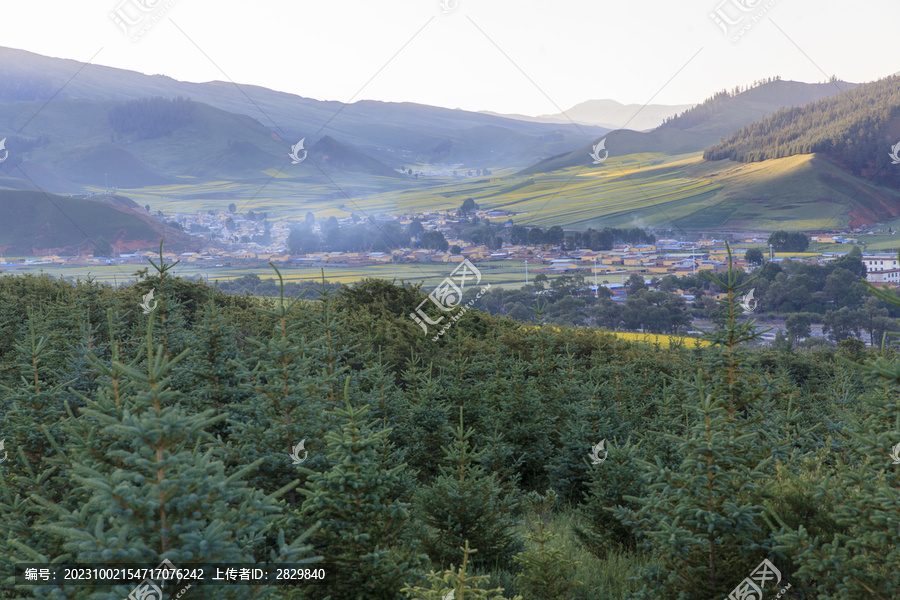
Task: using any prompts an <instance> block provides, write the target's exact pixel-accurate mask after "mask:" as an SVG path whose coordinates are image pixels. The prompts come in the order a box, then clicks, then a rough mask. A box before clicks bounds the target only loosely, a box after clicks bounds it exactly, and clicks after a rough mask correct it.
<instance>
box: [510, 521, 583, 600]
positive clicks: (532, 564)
mask: <svg viewBox="0 0 900 600" xmlns="http://www.w3.org/2000/svg"><path fill="white" fill-rule="evenodd" d="M536 529H537V530H536V531H533V532H532V533H530V534H528V535H527V536H526V539H527V540H528V541H529V542H530V545H529V547H527V548H526V549H525V550H524V551H523V552H520V553H519V554H517V555H516V557H515V560H516V562H517V563H519V565H521V567H522V572H521V573H519V574H518V576H517V577H516V579H517V581H518V583H519V586H520V587H521V588H522V591H524V592H525V593H526V595H527V597H528V598H529V599H531V598H533V599H534V600H566V599H567V598H571V597H572V595H573V593H574V592H575V590H577V589H578V587H579V586H581V582H580V581H578V580H577V579H575V571H576V569H577V568H578V565H579V564H580V563H579V562H578V561H575V560H572V559H571V558H570V557H568V556H566V552H565V551H564V550H563V549H562V548H560V547H559V546H558V545H557V543H556V537H557V536H554V535H553V534H551V533H550V532H549V531H547V528H546V524H545V523H544V520H543V519H542V518H540V517H538V519H537V525H536Z"/></svg>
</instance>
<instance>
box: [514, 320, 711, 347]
mask: <svg viewBox="0 0 900 600" xmlns="http://www.w3.org/2000/svg"><path fill="white" fill-rule="evenodd" d="M537 328H538V326H537V325H522V329H537ZM543 329H544V330H549V331H554V332H557V333H559V332H561V331H562V330H563V329H562V327H557V326H555V325H544V327H543ZM596 331H598V332H600V333H605V334H608V335H614V336H616V337H617V338H619V339H622V340H626V341H629V342H638V343H644V344H659V347H660V348H668V347H669V346H671V345H672V344H673V343H674V344H675V345H681V346H682V347H684V348H696V347H697V346H699V347H701V348H703V347H706V346H709V345H710V342H708V341H707V340H701V339H699V338H692V337H684V336H680V335H665V334H661V333H638V332H636V331H607V330H605V329H597V330H596Z"/></svg>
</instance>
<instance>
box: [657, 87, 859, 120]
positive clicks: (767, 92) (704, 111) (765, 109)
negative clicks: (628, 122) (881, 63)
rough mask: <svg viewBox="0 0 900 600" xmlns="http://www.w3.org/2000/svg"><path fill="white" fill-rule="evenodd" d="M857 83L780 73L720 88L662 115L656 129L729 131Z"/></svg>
mask: <svg viewBox="0 0 900 600" xmlns="http://www.w3.org/2000/svg"><path fill="white" fill-rule="evenodd" d="M858 85H859V84H857V83H848V82H846V81H832V82H829V83H803V82H800V81H784V80H782V79H781V77H780V76H775V77H769V78H768V79H761V80H759V81H755V82H754V83H753V84H752V85H749V86H738V87H736V88H734V89H732V90H722V91H721V92H719V93H717V94H714V95H713V96H711V97H709V98H707V99H706V100H704V101H703V102H702V103H701V104H698V105H697V106H694V107H692V108H690V109H688V110H686V111H684V112H683V113H681V114H679V115H678V116H675V117H672V118H670V119H666V120H665V121H664V122H663V124H662V125H660V126H659V127H658V128H657V129H658V130H665V129H676V130H680V131H686V130H692V131H714V130H715V131H720V130H722V129H726V130H727V131H729V132H731V131H734V130H736V129H738V128H739V127H743V126H745V125H747V124H748V123H752V122H754V121H756V120H757V119H761V118H764V117H767V116H769V115H771V114H772V113H774V112H775V111H776V110H779V109H781V108H783V107H787V106H804V105H806V104H809V103H811V102H816V101H817V100H822V99H823V98H830V97H832V96H836V95H838V94H840V93H841V91H847V90H851V89H853V88H855V87H857V86H858Z"/></svg>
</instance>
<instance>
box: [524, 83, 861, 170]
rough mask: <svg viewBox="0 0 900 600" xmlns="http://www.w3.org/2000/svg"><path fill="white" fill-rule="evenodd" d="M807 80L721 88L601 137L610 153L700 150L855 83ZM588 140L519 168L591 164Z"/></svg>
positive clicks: (837, 92)
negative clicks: (652, 123)
mask: <svg viewBox="0 0 900 600" xmlns="http://www.w3.org/2000/svg"><path fill="white" fill-rule="evenodd" d="M839 84H840V86H841V87H840V88H839V87H837V86H836V85H834V84H812V83H801V82H797V81H781V80H780V79H773V80H769V81H766V82H759V83H758V84H757V85H756V86H754V87H751V88H749V89H743V90H741V89H736V90H733V91H732V92H727V91H724V90H723V91H722V92H720V93H719V94H716V95H715V96H713V97H712V98H709V99H707V100H706V101H705V102H703V103H702V104H699V105H697V106H695V107H693V108H691V109H689V110H687V111H685V112H683V113H682V114H680V115H678V116H677V117H673V118H671V119H669V120H667V121H666V122H665V123H664V124H662V125H660V126H659V127H657V128H656V129H654V130H653V131H648V132H637V131H631V130H627V129H626V130H619V131H613V132H610V133H609V134H607V135H605V136H603V137H605V139H606V144H605V146H606V149H607V150H608V151H609V154H610V156H625V155H628V154H635V153H638V152H661V153H664V154H670V155H675V154H685V153H688V152H700V151H702V150H703V149H704V148H706V147H707V146H709V145H710V144H714V143H716V142H718V141H719V140H720V139H721V138H722V137H724V136H727V135H730V134H731V133H732V132H733V131H734V130H736V129H739V128H741V127H744V126H746V125H749V124H750V123H753V122H754V121H757V120H759V119H762V118H764V117H766V116H767V115H771V114H772V113H774V112H775V111H777V110H779V109H780V108H782V107H790V106H802V105H805V104H808V103H810V102H814V101H816V100H819V99H821V98H827V97H831V96H835V95H837V94H839V93H840V91H841V89H845V90H846V89H852V88H854V87H855V86H856V84H852V83H844V82H839ZM599 139H601V138H597V140H594V141H593V142H592V143H591V144H588V145H585V146H583V147H580V148H578V149H576V150H569V151H567V152H563V153H560V154H557V155H555V156H551V157H549V158H546V159H544V160H541V161H539V162H537V163H536V164H534V165H532V166H530V167H528V168H526V169H524V170H523V171H521V174H522V175H532V174H535V173H542V172H549V171H553V170H556V169H565V168H567V167H574V166H586V167H589V166H592V163H593V159H592V158H591V157H590V153H591V150H592V145H593V144H594V143H596V142H597V141H599Z"/></svg>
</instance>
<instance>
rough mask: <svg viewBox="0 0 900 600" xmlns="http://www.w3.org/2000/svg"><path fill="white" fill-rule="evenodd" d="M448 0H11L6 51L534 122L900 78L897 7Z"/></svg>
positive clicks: (713, 0)
mask: <svg viewBox="0 0 900 600" xmlns="http://www.w3.org/2000/svg"><path fill="white" fill-rule="evenodd" d="M444 1H445V2H446V3H447V6H448V8H451V9H452V10H450V11H449V12H446V13H445V12H443V11H442V8H441V2H440V0H385V1H381V2H378V1H372V0H367V1H363V0H327V1H326V0H252V1H249V0H79V1H77V2H76V1H72V0H3V1H2V3H0V6H2V13H0V45H3V46H9V47H13V48H21V49H24V50H29V51H32V52H37V53H40V54H45V55H49V56H56V57H65V58H72V59H76V60H81V61H87V60H91V58H92V57H93V61H92V62H94V63H95V64H101V65H108V66H113V67H121V68H126V69H132V70H135V71H140V72H143V73H148V74H156V73H161V74H165V75H168V76H170V77H173V78H175V79H181V80H187V81H198V82H199V81H210V80H229V79H230V80H233V81H235V82H237V83H242V84H256V85H261V86H266V87H269V88H273V89H276V90H281V91H286V92H291V93H296V94H299V95H301V96H306V97H312V98H318V99H324V100H339V101H349V100H351V99H355V100H359V99H374V100H391V101H409V102H419V103H424V104H433V105H438V106H446V107H450V108H464V109H468V110H491V111H496V112H504V113H521V114H529V115H538V114H547V113H555V112H557V111H558V108H562V109H568V108H570V107H571V106H573V105H575V104H577V103H579V102H582V101H584V100H588V99H594V98H611V99H614V100H618V101H620V102H624V103H637V104H645V103H647V102H649V101H651V99H652V102H654V103H662V104H688V103H693V102H698V101H701V100H703V99H704V98H706V97H707V96H709V95H711V94H712V93H714V92H716V91H718V90H720V89H723V88H728V89H731V88H733V87H734V86H736V85H746V84H749V83H752V82H753V81H754V80H756V79H761V78H767V77H770V76H774V75H781V77H782V78H783V79H792V80H797V81H807V82H817V81H824V80H825V79H827V78H828V77H830V76H831V75H832V74H834V75H837V76H838V78H840V79H844V80H847V81H854V82H862V81H871V80H874V79H878V78H880V77H884V76H886V75H889V74H892V73H895V72H897V71H900V51H898V48H897V35H898V34H897V30H896V24H897V23H900V1H898V0H865V1H861V0H855V1H850V0H724V2H723V0H667V1H663V0H619V1H616V2H613V1H609V0H592V1H586V0H543V1H540V2H539V1H537V0H444ZM454 5H455V8H454ZM141 7H143V8H144V9H145V10H144V11H142V10H141ZM166 7H168V8H166ZM767 7H768V8H767ZM717 9H718V15H719V19H720V20H722V21H723V22H724V21H730V22H732V23H734V24H733V25H731V26H730V34H729V36H734V35H737V32H738V31H739V30H741V28H745V27H746V26H747V25H748V24H749V25H750V27H749V29H745V31H744V34H743V36H742V37H741V38H740V39H739V40H738V41H732V40H731V39H730V37H726V35H725V33H724V31H723V29H720V27H719V26H718V25H717V24H716V23H715V22H714V19H713V18H711V17H710V14H711V13H714V12H716V10H717ZM111 13H117V14H118V15H119V17H120V18H123V19H126V20H129V19H130V20H132V21H138V20H139V17H140V18H143V19H145V20H144V21H142V22H141V23H139V24H137V25H135V26H133V27H132V32H131V34H132V35H135V31H136V30H138V29H139V28H140V27H142V24H146V23H148V22H150V21H149V20H150V19H152V18H154V17H155V18H157V22H156V23H155V24H154V25H152V27H151V28H150V29H149V30H147V31H146V32H145V33H144V34H143V35H142V36H141V37H140V38H139V39H138V40H137V41H130V40H129V39H128V37H127V36H126V34H125V33H123V31H122V29H120V28H119V26H118V25H117V24H116V23H115V22H114V20H113V19H112V18H111V17H110V14H111ZM161 13H163V14H161ZM754 17H755V18H756V21H755V22H754V21H753V19H754ZM0 85H2V82H0Z"/></svg>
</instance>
